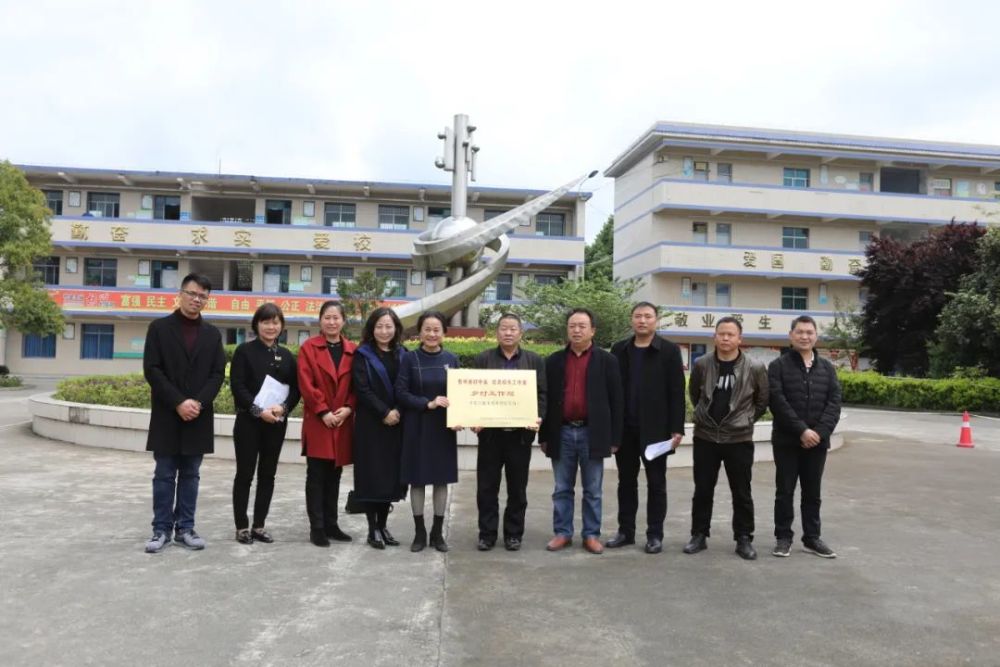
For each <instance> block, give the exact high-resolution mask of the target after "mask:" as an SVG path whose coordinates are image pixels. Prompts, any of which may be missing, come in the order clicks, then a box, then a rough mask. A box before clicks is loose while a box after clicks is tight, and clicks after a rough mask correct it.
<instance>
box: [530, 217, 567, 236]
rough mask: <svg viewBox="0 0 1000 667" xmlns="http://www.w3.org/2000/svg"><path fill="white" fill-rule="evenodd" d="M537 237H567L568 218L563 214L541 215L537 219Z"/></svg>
mask: <svg viewBox="0 0 1000 667" xmlns="http://www.w3.org/2000/svg"><path fill="white" fill-rule="evenodd" d="M535 236H566V216H565V215H563V214H562V213H539V214H538V215H537V216H536V217H535Z"/></svg>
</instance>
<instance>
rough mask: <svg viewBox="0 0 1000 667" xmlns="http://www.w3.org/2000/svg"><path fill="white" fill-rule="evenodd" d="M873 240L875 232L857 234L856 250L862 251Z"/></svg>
mask: <svg viewBox="0 0 1000 667" xmlns="http://www.w3.org/2000/svg"><path fill="white" fill-rule="evenodd" d="M873 238H875V232H864V231H862V232H858V248H860V249H861V250H864V249H865V248H867V247H868V244H869V243H871V242H872V239H873Z"/></svg>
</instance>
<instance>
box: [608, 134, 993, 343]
mask: <svg viewBox="0 0 1000 667" xmlns="http://www.w3.org/2000/svg"><path fill="white" fill-rule="evenodd" d="M605 175H606V176H608V177H612V178H614V179H615V223H614V224H615V226H614V274H615V277H617V278H641V279H643V281H644V286H643V287H642V288H641V290H640V291H639V293H638V295H637V296H638V297H639V298H642V299H645V300H649V301H651V302H653V303H657V304H662V305H663V306H664V307H665V309H667V310H669V311H670V314H669V316H668V317H666V318H665V319H664V321H663V322H661V333H663V334H664V335H665V336H667V337H669V338H670V339H671V340H675V341H677V342H678V343H680V344H682V347H683V348H684V349H685V352H686V354H687V355H688V361H689V362H690V361H691V360H693V359H694V358H697V356H699V355H700V354H704V353H705V352H706V351H708V350H710V349H711V347H712V345H711V337H712V332H713V330H714V326H715V322H716V321H717V320H718V319H719V318H720V317H724V316H726V315H733V316H735V317H737V318H738V319H740V321H741V322H742V324H743V329H744V342H745V344H746V345H747V346H748V351H749V352H750V353H751V354H754V355H760V356H761V357H763V358H767V357H770V356H773V355H774V354H775V353H776V350H777V349H778V348H779V347H781V346H783V345H785V344H787V333H788V329H789V326H790V324H791V321H792V320H793V319H794V318H795V317H797V316H799V315H811V316H812V317H814V318H815V319H816V321H817V323H818V324H819V325H820V328H821V329H822V327H824V326H825V325H828V324H831V323H832V321H833V314H834V312H835V311H836V310H846V309H850V308H852V307H858V306H859V305H860V304H861V303H863V302H864V300H865V294H864V293H863V291H862V290H860V289H859V284H858V279H857V277H856V276H855V273H856V272H857V271H858V270H859V269H861V268H863V267H864V265H865V255H864V251H865V247H866V246H867V245H868V243H869V242H870V241H871V240H872V239H873V238H874V237H876V236H880V235H883V234H884V235H889V236H894V237H898V238H900V239H913V238H917V237H918V236H920V235H922V234H924V233H926V232H927V231H928V230H929V229H931V228H933V227H935V226H938V225H944V224H947V223H948V222H950V221H951V220H953V219H954V220H956V221H959V222H972V221H979V222H980V223H991V222H993V223H995V222H1000V201H998V200H1000V146H984V145H970V144H948V143H940V142H930V141H913V140H900V139H888V138H878V137H858V136H851V135H831V134H817V133H805V132H790V131H780V130H765V129H757V128H744V127H725V126H716V125H695V124H687V123H668V122H659V123H656V124H655V125H653V127H651V128H650V129H649V130H648V131H647V132H645V133H644V134H643V135H642V136H640V137H639V139H638V140H636V141H635V143H633V144H632V145H631V146H629V147H628V149H627V150H625V152H623V153H622V154H621V155H619V156H618V157H617V158H616V159H615V160H614V162H613V163H612V165H611V166H610V167H609V168H608V169H607V171H606V172H605Z"/></svg>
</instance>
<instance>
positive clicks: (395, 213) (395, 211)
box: [378, 204, 410, 229]
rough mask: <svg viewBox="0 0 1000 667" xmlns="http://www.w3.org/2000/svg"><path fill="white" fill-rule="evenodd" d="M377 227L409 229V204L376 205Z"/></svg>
mask: <svg viewBox="0 0 1000 667" xmlns="http://www.w3.org/2000/svg"><path fill="white" fill-rule="evenodd" d="M378 228H379V229H409V228H410V207H409V206H386V205H385V204H379V207H378Z"/></svg>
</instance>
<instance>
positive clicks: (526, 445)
mask: <svg viewBox="0 0 1000 667" xmlns="http://www.w3.org/2000/svg"><path fill="white" fill-rule="evenodd" d="M522 334H523V326H522V324H521V318H520V317H518V316H517V315H515V314H513V313H504V314H503V315H501V316H500V319H499V320H498V321H497V343H498V345H497V347H496V348H494V349H492V350H484V351H483V352H480V353H479V354H478V355H476V359H475V361H474V362H473V367H475V368H493V369H506V370H527V371H535V378H536V383H537V394H538V415H539V417H538V424H541V423H542V418H541V415H544V414H545V362H543V361H542V358H541V357H540V356H538V355H537V354H535V353H534V352H531V351H529V350H524V349H521V335H522ZM472 430H473V431H475V432H476V433H478V434H479V447H478V449H477V454H476V506H477V507H478V509H479V544H478V548H479V550H480V551H489V550H490V549H492V548H493V547H494V545H496V541H497V532H498V526H497V524H498V523H499V521H500V502H499V495H500V476H501V473H502V472H504V471H506V476H507V507H506V508H504V512H503V544H504V547H506V549H507V551H517V550H518V549H520V548H521V539H522V538H523V537H524V514H525V512H526V511H527V509H528V468H529V467H530V464H531V443H532V442H533V441H534V439H535V434H536V433H538V425H537V424H536V426H535V427H534V428H484V429H479V428H473V429H472Z"/></svg>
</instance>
